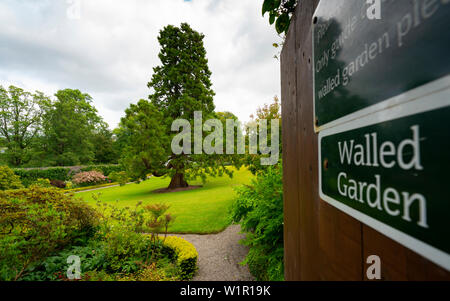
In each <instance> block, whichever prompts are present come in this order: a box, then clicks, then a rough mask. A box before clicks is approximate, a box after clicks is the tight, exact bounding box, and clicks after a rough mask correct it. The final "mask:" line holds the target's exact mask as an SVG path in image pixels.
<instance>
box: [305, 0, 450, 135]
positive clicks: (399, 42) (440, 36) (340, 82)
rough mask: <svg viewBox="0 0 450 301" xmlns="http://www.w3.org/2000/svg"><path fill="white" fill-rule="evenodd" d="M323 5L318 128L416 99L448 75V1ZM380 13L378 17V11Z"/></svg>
mask: <svg viewBox="0 0 450 301" xmlns="http://www.w3.org/2000/svg"><path fill="white" fill-rule="evenodd" d="M366 2H367V1H365V0H345V1H330V0H322V1H320V4H319V6H318V8H317V11H316V13H315V14H314V20H313V23H314V25H313V49H314V51H313V52H314V54H313V68H314V98H315V99H314V105H315V122H316V124H315V125H316V130H317V131H320V130H322V129H325V128H328V127H331V126H334V125H337V124H340V123H343V122H346V121H348V120H354V119H355V118H359V117H362V116H365V115H367V114H370V113H372V112H375V111H379V110H382V109H385V108H388V107H391V106H393V105H396V104H398V103H402V102H406V101H410V100H411V99H406V98H405V97H401V94H403V93H404V92H406V91H408V90H411V89H414V88H417V87H420V86H422V85H425V84H427V83H430V82H433V81H435V80H437V79H440V78H442V77H445V76H447V75H449V74H450V55H449V49H450V34H449V33H448V28H450V1H448V0H402V1H395V0H386V1H381V6H380V13H381V14H380V17H381V19H379V20H377V19H372V17H374V14H375V13H376V10H377V7H373V5H371V4H367V3H366ZM374 10H375V13H374Z"/></svg>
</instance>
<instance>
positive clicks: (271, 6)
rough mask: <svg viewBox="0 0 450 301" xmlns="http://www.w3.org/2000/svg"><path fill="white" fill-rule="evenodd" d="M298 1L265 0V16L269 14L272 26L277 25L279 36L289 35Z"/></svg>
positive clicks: (263, 7) (263, 10) (263, 9)
mask: <svg viewBox="0 0 450 301" xmlns="http://www.w3.org/2000/svg"><path fill="white" fill-rule="evenodd" d="M297 3H298V0H264V2H263V6H262V14H263V16H264V15H265V14H266V13H269V22H270V25H272V24H274V23H275V29H276V30H277V32H278V34H281V33H287V31H288V29H289V25H290V23H291V18H292V14H293V13H294V11H295V7H296V6H297Z"/></svg>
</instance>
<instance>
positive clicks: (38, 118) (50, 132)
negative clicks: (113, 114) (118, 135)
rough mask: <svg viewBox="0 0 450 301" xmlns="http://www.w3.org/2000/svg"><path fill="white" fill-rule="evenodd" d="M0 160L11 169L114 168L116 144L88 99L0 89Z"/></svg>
mask: <svg viewBox="0 0 450 301" xmlns="http://www.w3.org/2000/svg"><path fill="white" fill-rule="evenodd" d="M0 150H1V152H2V154H1V156H0V160H1V162H0V163H2V164H7V165H9V166H11V167H44V166H73V165H85V164H97V163H117V162H118V157H119V151H118V148H117V145H116V139H115V138H114V135H113V133H112V131H111V130H109V128H108V125H107V124H106V122H104V121H103V120H102V118H101V117H100V116H99V115H98V112H97V110H96V109H95V107H94V106H93V105H92V97H91V96H89V95H88V94H85V93H82V92H81V91H79V90H72V89H65V90H60V91H58V92H57V93H56V94H55V98H54V99H51V98H50V97H48V96H45V95H44V94H43V93H41V92H35V93H31V92H27V91H24V90H23V89H21V88H18V87H15V86H10V87H9V88H8V89H5V88H4V87H3V86H0Z"/></svg>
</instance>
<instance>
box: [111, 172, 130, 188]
mask: <svg viewBox="0 0 450 301" xmlns="http://www.w3.org/2000/svg"><path fill="white" fill-rule="evenodd" d="M108 177H109V178H110V179H111V180H112V181H113V182H117V183H119V185H120V186H125V185H126V184H127V183H128V182H129V181H130V177H128V175H127V173H126V172H125V171H120V172H112V173H110V174H109V176H108Z"/></svg>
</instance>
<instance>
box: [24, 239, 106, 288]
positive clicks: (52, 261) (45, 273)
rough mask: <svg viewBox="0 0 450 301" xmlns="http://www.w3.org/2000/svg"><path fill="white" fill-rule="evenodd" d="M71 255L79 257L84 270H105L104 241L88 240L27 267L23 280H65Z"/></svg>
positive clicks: (81, 268)
mask: <svg viewBox="0 0 450 301" xmlns="http://www.w3.org/2000/svg"><path fill="white" fill-rule="evenodd" d="M71 255H75V256H79V257H80V263H81V266H80V270H81V273H82V275H83V274H84V271H95V270H106V269H107V268H108V264H109V263H108V261H107V259H106V252H105V242H103V241H99V240H90V241H89V243H88V244H86V245H85V246H71V247H68V248H66V249H64V250H62V251H60V252H57V253H54V254H53V255H51V256H49V257H47V258H46V259H45V260H44V261H42V262H40V263H38V264H36V265H34V266H31V267H29V268H28V269H27V272H26V275H25V276H24V277H23V278H22V279H21V280H24V281H55V280H67V279H66V273H67V268H68V264H67V258H68V257H69V256H71Z"/></svg>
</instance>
